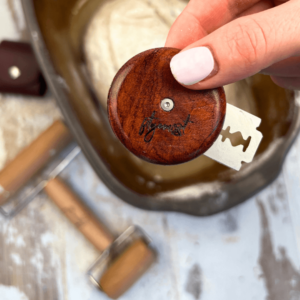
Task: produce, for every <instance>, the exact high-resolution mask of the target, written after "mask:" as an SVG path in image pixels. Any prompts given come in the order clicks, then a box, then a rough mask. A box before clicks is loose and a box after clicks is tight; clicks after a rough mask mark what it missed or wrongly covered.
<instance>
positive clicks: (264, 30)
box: [170, 0, 300, 89]
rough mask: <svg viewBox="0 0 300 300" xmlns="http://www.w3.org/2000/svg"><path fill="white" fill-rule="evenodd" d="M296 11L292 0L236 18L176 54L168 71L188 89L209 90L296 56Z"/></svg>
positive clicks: (299, 7)
mask: <svg viewBox="0 0 300 300" xmlns="http://www.w3.org/2000/svg"><path fill="white" fill-rule="evenodd" d="M299 13H300V1H298V0H294V1H289V2H287V3H285V4H282V5H280V6H277V7H274V8H272V9H269V10H266V11H264V12H260V13H257V14H254V15H250V16H246V17H241V18H238V19H236V20H234V21H232V22H230V23H227V24H226V25H224V26H222V27H220V28H219V29H217V30H215V31H214V32H213V33H211V34H209V35H207V36H206V37H204V38H202V39H200V40H199V41H197V42H195V43H193V44H191V45H189V46H188V47H187V48H185V49H183V50H182V51H181V52H180V53H178V54H177V55H175V56H174V57H173V58H172V60H171V63H170V67H171V71H172V73H173V75H174V77H175V78H176V80H177V81H178V82H179V83H181V84H182V85H185V86H187V87H188V88H190V89H208V88H215V87H218V86H222V85H225V84H229V83H232V82H235V81H238V80H241V79H243V78H246V77H248V76H251V75H253V74H255V73H257V72H259V71H260V70H262V69H265V68H267V67H269V66H270V65H272V64H274V63H276V62H278V61H281V60H283V59H285V58H288V57H291V56H295V55H299V54H300V38H299V37H300V22H299ZM200 22H201V20H200Z"/></svg>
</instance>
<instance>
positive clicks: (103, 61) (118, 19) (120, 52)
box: [84, 0, 187, 107]
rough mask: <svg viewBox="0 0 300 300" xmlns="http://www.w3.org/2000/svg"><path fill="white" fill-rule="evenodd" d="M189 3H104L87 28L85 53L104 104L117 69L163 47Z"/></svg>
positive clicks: (134, 0)
mask: <svg viewBox="0 0 300 300" xmlns="http://www.w3.org/2000/svg"><path fill="white" fill-rule="evenodd" d="M186 4H187V1H183V0H113V1H107V2H106V3H105V4H104V5H101V7H100V8H99V10H98V11H97V12H96V13H95V15H94V17H93V18H92V20H91V22H90V24H89V26H88V28H87V32H86V34H85V38H84V39H85V40H84V53H85V60H86V64H87V69H88V73H89V75H90V78H91V81H92V85H93V88H94V90H95V93H96V95H97V97H98V99H99V101H100V103H101V104H102V105H103V106H104V107H106V101H107V94H108V90H109V87H110V84H111V82H112V80H113V78H114V76H115V74H116V73H117V71H118V70H119V69H120V68H121V67H122V65H123V64H124V63H126V61H128V60H129V59H130V58H132V57H133V56H135V55H136V54H138V53H140V52H142V51H145V50H148V49H151V48H156V47H163V46H164V44H165V41H166V38H167V35H168V32H169V29H170V27H171V25H172V24H173V22H174V21H175V19H176V18H177V17H178V16H179V14H180V13H181V11H182V10H183V9H184V7H185V6H186Z"/></svg>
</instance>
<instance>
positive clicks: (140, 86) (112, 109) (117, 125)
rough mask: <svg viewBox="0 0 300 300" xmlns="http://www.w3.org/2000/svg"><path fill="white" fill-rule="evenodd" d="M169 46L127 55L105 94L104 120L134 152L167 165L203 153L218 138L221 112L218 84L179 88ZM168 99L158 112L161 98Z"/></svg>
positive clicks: (221, 95) (223, 101) (222, 103)
mask: <svg viewBox="0 0 300 300" xmlns="http://www.w3.org/2000/svg"><path fill="white" fill-rule="evenodd" d="M178 52H179V50H178V49H173V48H156V49H151V50H147V51H145V52H142V53H140V54H138V55H136V56H135V57H133V58H132V59H130V60H129V61H128V62H127V63H126V64H125V65H124V66H123V67H122V68H121V69H120V70H119V72H118V73H117V75H116V76H115V78H114V80H113V83H112V86H111V88H110V91H109V96H108V114H109V119H110V124H111V126H112V129H113V131H114V133H115V134H116V136H117V137H118V138H119V139H120V141H121V142H122V143H123V144H124V145H125V147H126V148H128V149H129V150H130V151H131V152H132V153H134V154H135V155H136V156H138V157H140V158H142V159H144V160H146V161H149V162H152V163H156V164H163V165H172V164H179V163H183V162H186V161H189V160H191V159H193V158H195V157H197V156H199V155H201V154H202V153H204V152H205V151H206V150H207V149H208V148H209V147H210V146H211V145H212V144H213V142H214V141H215V140H216V138H217V137H218V135H219V133H220V131H221V129H222V125H223V121H224V116H225V109H226V99H225V94H224V90H223V88H222V87H219V88H217V89H213V90H204V91H194V90H189V89H187V88H185V87H183V86H181V85H180V84H179V83H178V82H177V81H176V80H175V79H174V77H173V75H172V73H171V70H170V60H171V58H172V57H173V56H174V55H175V54H177V53H178ZM165 98H169V99H172V100H173V102H174V108H173V109H172V110H171V111H168V112H167V111H164V110H163V109H162V108H161V101H162V100H163V99H165Z"/></svg>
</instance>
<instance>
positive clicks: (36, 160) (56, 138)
mask: <svg viewBox="0 0 300 300" xmlns="http://www.w3.org/2000/svg"><path fill="white" fill-rule="evenodd" d="M71 140H72V137H71V134H70V132H69V130H68V129H67V127H66V126H65V125H64V124H63V123H62V122H61V121H55V122H54V123H53V124H52V125H51V126H50V127H49V128H48V129H47V130H46V131H44V132H43V133H42V134H41V135H40V136H39V137H38V138H37V139H36V140H34V141H33V142H32V143H31V144H30V145H29V146H28V147H26V148H25V149H24V150H23V151H21V152H20V153H19V154H18V155H17V157H16V158H15V159H14V160H12V161H11V162H9V163H7V164H6V166H5V167H4V168H3V170H2V171H1V172H0V205H2V204H4V203H5V202H6V201H7V200H8V197H9V196H10V195H11V194H13V193H14V192H15V191H17V190H18V189H19V188H21V187H22V186H23V185H24V184H25V183H26V182H27V181H28V180H29V179H30V178H31V177H32V176H34V175H35V174H36V173H37V172H38V171H40V170H41V168H42V167H44V166H45V164H46V163H47V162H49V160H50V159H51V158H52V157H53V156H54V155H55V154H56V153H58V152H59V151H60V150H62V149H63V148H64V147H65V146H66V145H67V144H69V143H70V141H71Z"/></svg>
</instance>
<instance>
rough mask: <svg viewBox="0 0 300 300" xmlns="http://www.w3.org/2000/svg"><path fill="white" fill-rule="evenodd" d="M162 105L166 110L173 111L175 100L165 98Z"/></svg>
mask: <svg viewBox="0 0 300 300" xmlns="http://www.w3.org/2000/svg"><path fill="white" fill-rule="evenodd" d="M160 107H161V108H162V109H163V110H164V111H171V110H172V109H173V108H174V102H173V100H171V99H169V98H165V99H163V100H162V101H161V103H160Z"/></svg>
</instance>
